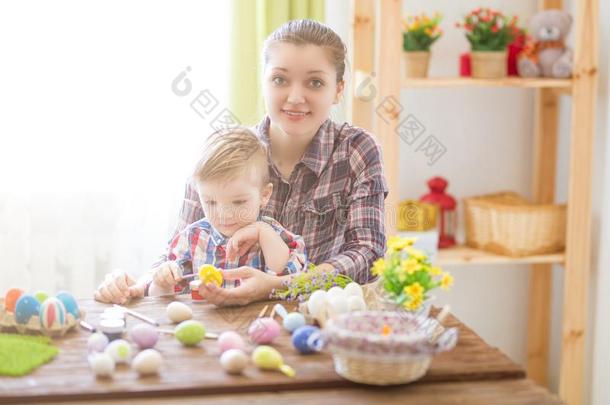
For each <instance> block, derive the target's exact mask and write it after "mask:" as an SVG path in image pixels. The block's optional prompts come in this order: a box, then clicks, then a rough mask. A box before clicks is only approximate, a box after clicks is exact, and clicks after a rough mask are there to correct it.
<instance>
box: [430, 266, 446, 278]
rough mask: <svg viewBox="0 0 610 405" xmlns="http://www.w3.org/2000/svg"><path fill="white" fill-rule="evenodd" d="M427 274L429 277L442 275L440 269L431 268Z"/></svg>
mask: <svg viewBox="0 0 610 405" xmlns="http://www.w3.org/2000/svg"><path fill="white" fill-rule="evenodd" d="M429 273H430V275H431V276H440V275H441V274H443V270H442V269H441V268H440V267H437V266H432V267H430V269H429Z"/></svg>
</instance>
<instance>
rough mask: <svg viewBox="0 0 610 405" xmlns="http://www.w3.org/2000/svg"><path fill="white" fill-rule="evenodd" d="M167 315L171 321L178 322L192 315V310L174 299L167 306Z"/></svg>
mask: <svg viewBox="0 0 610 405" xmlns="http://www.w3.org/2000/svg"><path fill="white" fill-rule="evenodd" d="M165 312H166V313H167V317H168V318H169V320H170V321H172V322H173V323H180V322H182V321H186V320H189V319H191V318H192V317H193V310H192V309H191V307H189V306H188V305H186V304H183V303H182V302H178V301H174V302H172V303H170V304H169V305H168V306H167V309H166V311H165Z"/></svg>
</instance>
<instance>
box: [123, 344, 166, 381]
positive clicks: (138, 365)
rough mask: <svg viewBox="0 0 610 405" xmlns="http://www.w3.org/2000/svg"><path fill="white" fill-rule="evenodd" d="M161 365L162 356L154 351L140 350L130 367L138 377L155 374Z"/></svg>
mask: <svg viewBox="0 0 610 405" xmlns="http://www.w3.org/2000/svg"><path fill="white" fill-rule="evenodd" d="M162 364H163V356H161V353H159V352H158V351H156V350H155V349H146V350H142V351H141V352H140V353H138V354H137V355H136V357H134V359H133V362H132V363H131V366H132V367H133V369H134V370H136V371H137V372H138V374H140V375H148V374H157V373H158V372H159V369H160V368H161V365H162Z"/></svg>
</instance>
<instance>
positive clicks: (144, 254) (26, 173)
mask: <svg viewBox="0 0 610 405" xmlns="http://www.w3.org/2000/svg"><path fill="white" fill-rule="evenodd" d="M226 3H228V2H215V1H211V0H210V1H171V2H169V1H168V2H163V3H161V2H151V1H137V2H136V1H133V2H131V1H130V2H125V1H103V2H95V3H94V2H88V1H56V2H46V1H21V2H10V3H9V2H3V3H0V55H2V56H1V58H0V141H1V143H0V295H3V294H4V291H5V290H6V289H7V288H9V287H11V286H16V287H21V288H24V289H26V290H29V291H35V290H43V291H46V292H48V293H51V294H52V293H55V292H57V291H58V290H60V289H65V290H68V291H71V292H73V293H74V294H75V295H77V296H78V297H90V296H91V294H92V291H93V289H94V288H95V286H96V285H97V283H99V281H100V280H101V279H102V277H103V275H104V274H105V273H106V272H108V271H110V270H112V269H114V268H123V269H125V270H128V271H130V272H132V273H133V274H134V275H138V274H141V273H142V272H143V271H145V270H146V269H147V268H148V267H149V265H150V264H151V263H152V262H153V261H154V260H155V259H156V257H157V256H158V254H160V253H161V252H162V251H163V248H164V247H165V244H166V242H167V238H168V237H169V233H170V231H171V229H172V228H173V226H174V221H175V219H176V217H177V213H178V210H179V206H180V202H181V200H180V199H181V194H182V191H183V186H184V181H185V179H186V177H187V176H188V175H189V173H190V171H191V169H192V167H193V165H194V162H195V161H196V159H197V156H198V153H199V148H200V146H201V144H202V142H203V140H204V138H205V136H206V135H207V134H209V133H210V132H211V122H212V119H213V118H214V117H213V116H212V115H209V116H207V115H205V113H202V109H201V108H199V109H198V111H195V109H194V108H193V107H192V106H191V103H192V102H193V101H194V100H195V99H197V97H198V95H199V94H200V93H201V92H202V91H205V92H206V93H205V94H206V100H208V101H209V100H210V99H212V100H214V103H215V104H214V107H215V109H214V111H211V112H210V114H216V113H217V112H219V111H220V110H221V109H222V108H223V107H224V105H226V101H227V100H226V97H227V87H228V86H227V84H228V77H227V72H228V56H227V55H228V49H227V48H228V44H229V35H230V22H229V13H228V9H227V7H228V6H227V5H226ZM182 72H185V73H186V76H185V78H184V80H179V81H177V82H175V83H174V84H173V85H172V83H173V82H174V79H175V78H176V77H177V76H179V75H180V74H181V73H182ZM176 89H178V90H179V91H176ZM201 105H202V104H201V103H199V104H197V105H195V107H197V106H199V107H201ZM211 107H212V104H210V103H208V104H207V108H206V111H208V110H212V108H211Z"/></svg>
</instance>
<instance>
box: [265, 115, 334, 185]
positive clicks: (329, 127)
mask: <svg viewBox="0 0 610 405" xmlns="http://www.w3.org/2000/svg"><path fill="white" fill-rule="evenodd" d="M270 124H271V120H270V119H269V117H268V116H266V117H265V118H264V119H263V120H262V121H261V122H260V124H259V125H258V132H259V134H260V135H261V139H262V141H263V143H265V145H267V150H268V152H267V156H268V158H269V162H270V163H272V160H271V148H270V147H269V146H270V144H271V143H270V139H269V126H270ZM334 147H335V131H334V123H333V121H332V120H331V119H330V118H329V119H326V121H324V122H323V123H322V125H321V126H320V128H319V129H318V132H316V134H315V135H314V137H313V139H312V140H311V143H310V144H309V146H308V147H307V149H306V150H305V153H304V154H303V157H302V158H301V163H303V164H304V165H305V166H307V167H308V168H309V169H310V170H311V171H312V172H314V173H315V174H316V176H318V177H320V175H321V174H322V171H324V168H325V167H326V164H327V163H328V161H329V160H330V157H331V155H332V153H333V150H334ZM271 166H272V167H273V168H274V169H275V165H273V164H271Z"/></svg>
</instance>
